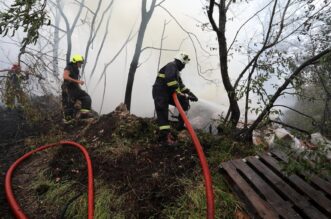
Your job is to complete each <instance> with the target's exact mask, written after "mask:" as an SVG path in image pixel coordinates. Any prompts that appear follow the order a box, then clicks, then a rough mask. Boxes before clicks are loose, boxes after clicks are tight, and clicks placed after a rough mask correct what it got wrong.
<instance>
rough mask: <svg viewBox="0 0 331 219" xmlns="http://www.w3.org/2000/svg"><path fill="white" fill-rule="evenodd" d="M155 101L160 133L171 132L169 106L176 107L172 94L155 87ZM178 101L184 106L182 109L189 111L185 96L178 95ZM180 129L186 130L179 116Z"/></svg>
mask: <svg viewBox="0 0 331 219" xmlns="http://www.w3.org/2000/svg"><path fill="white" fill-rule="evenodd" d="M153 99H154V105H155V111H156V115H157V122H158V125H159V129H160V131H163V130H164V131H167V132H168V131H169V130H170V125H169V120H168V114H169V104H170V105H173V106H174V105H175V103H174V101H173V99H172V96H171V94H169V93H167V92H164V91H163V90H162V89H158V88H157V87H153ZM178 100H179V102H180V104H181V105H182V108H183V110H184V111H187V110H188V109H189V106H190V105H189V101H188V99H186V98H185V97H184V96H180V95H178ZM178 128H179V129H182V128H184V121H183V119H182V118H181V116H179V118H178Z"/></svg>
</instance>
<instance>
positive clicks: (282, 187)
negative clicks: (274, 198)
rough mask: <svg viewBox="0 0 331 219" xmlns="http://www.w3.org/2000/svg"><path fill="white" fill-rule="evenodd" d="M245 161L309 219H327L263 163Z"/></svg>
mask: <svg viewBox="0 0 331 219" xmlns="http://www.w3.org/2000/svg"><path fill="white" fill-rule="evenodd" d="M247 161H248V162H249V163H250V164H251V165H253V166H254V167H255V168H256V169H257V170H258V171H259V172H260V173H261V174H263V175H264V176H265V177H266V178H267V179H268V180H269V183H272V184H273V185H274V186H275V187H276V188H277V190H278V192H279V193H282V194H283V196H286V197H287V198H288V199H289V200H290V201H291V202H292V204H293V205H295V206H297V207H298V208H299V209H301V210H302V212H303V213H304V214H305V215H307V216H308V217H309V218H320V219H327V218H328V217H326V216H325V215H324V214H322V213H321V212H320V211H319V210H318V209H317V208H315V207H314V206H311V203H309V201H308V200H307V199H306V198H305V197H304V196H302V195H300V194H299V193H297V192H296V191H295V190H294V189H293V188H291V186H289V185H288V184H287V183H286V182H284V181H283V179H282V178H281V177H279V176H278V175H277V174H275V173H274V172H273V171H272V170H271V169H269V168H268V167H267V166H266V165H265V164H264V163H262V162H261V161H260V160H259V159H258V158H256V157H249V158H247Z"/></svg>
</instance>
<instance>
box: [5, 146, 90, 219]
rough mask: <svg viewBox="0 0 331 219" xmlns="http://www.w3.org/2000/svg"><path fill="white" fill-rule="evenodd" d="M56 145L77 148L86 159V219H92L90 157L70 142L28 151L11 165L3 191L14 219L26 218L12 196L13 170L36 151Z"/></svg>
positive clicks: (82, 148)
mask: <svg viewBox="0 0 331 219" xmlns="http://www.w3.org/2000/svg"><path fill="white" fill-rule="evenodd" d="M58 145H70V146H73V147H77V148H79V149H80V150H81V152H82V153H83V154H84V157H85V159H86V162H87V171H88V192H87V195H88V219H93V214H94V190H93V169H92V162H91V159H90V156H89V154H88V152H87V150H86V149H85V148H84V147H83V146H82V145H80V144H77V143H75V142H72V141H60V142H59V143H55V144H48V145H44V146H41V147H39V148H37V149H35V150H33V151H30V152H28V153H26V154H25V155H23V156H22V157H20V158H19V159H18V160H16V161H15V163H13V164H12V165H11V166H10V168H9V170H8V171H7V174H6V178H5V191H6V197H7V200H8V203H9V206H10V208H11V209H12V211H13V213H14V215H15V217H16V218H18V219H28V217H27V216H26V215H25V214H24V212H23V210H22V209H21V207H20V206H19V204H18V203H17V201H16V199H15V197H14V194H13V189H12V186H11V178H12V175H13V172H14V170H15V168H16V167H17V166H18V165H19V164H20V163H21V162H22V161H23V160H25V159H26V158H28V157H30V156H31V155H32V154H34V153H36V152H38V151H42V150H45V149H48V148H51V147H55V146H58Z"/></svg>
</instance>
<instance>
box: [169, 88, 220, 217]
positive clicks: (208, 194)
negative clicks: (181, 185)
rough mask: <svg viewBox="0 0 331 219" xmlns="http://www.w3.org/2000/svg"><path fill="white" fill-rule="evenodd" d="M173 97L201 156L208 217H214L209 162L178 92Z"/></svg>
mask: <svg viewBox="0 0 331 219" xmlns="http://www.w3.org/2000/svg"><path fill="white" fill-rule="evenodd" d="M172 97H173V99H174V102H175V104H176V107H177V109H178V111H179V113H180V115H181V117H182V118H183V120H184V123H185V125H186V128H187V130H188V131H189V133H190V135H191V138H192V140H193V143H194V146H195V149H196V151H197V153H198V156H199V159H200V165H201V167H202V172H203V176H204V179H205V187H206V199H207V218H208V219H214V217H215V209H214V194H213V185H212V180H211V176H210V171H209V168H208V163H207V160H206V157H205V155H204V153H203V150H202V146H201V144H200V141H199V139H198V137H197V135H196V134H195V132H194V130H193V128H192V125H191V123H190V122H189V121H188V119H187V117H186V115H185V112H184V110H183V108H182V106H181V105H180V103H179V101H178V98H177V94H176V93H173V94H172Z"/></svg>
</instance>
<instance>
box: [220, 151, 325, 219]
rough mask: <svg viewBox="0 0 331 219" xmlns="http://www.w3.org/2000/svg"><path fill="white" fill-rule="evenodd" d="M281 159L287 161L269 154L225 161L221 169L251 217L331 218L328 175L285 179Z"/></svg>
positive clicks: (278, 155) (293, 176)
mask: <svg viewBox="0 0 331 219" xmlns="http://www.w3.org/2000/svg"><path fill="white" fill-rule="evenodd" d="M280 160H282V161H285V162H286V161H287V158H286V156H285V155H284V154H283V153H281V152H271V153H265V154H262V155H260V156H255V157H248V158H245V159H238V160H231V161H227V162H224V163H222V164H221V168H220V170H221V172H222V173H223V174H224V175H225V176H226V179H227V181H228V182H229V183H230V185H231V188H232V189H233V190H234V192H235V193H236V194H237V195H238V196H239V198H240V199H241V200H242V201H243V203H244V205H245V207H246V210H247V212H248V213H249V215H250V216H251V217H252V218H268V219H269V218H284V219H285V218H288V219H296V218H311V219H328V218H331V180H330V178H329V176H328V177H325V178H323V179H322V178H320V177H318V176H312V177H311V178H310V180H309V181H307V180H305V177H304V176H299V175H295V174H292V175H289V176H286V174H284V172H283V171H282V170H281V167H280V165H279V161H280Z"/></svg>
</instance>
